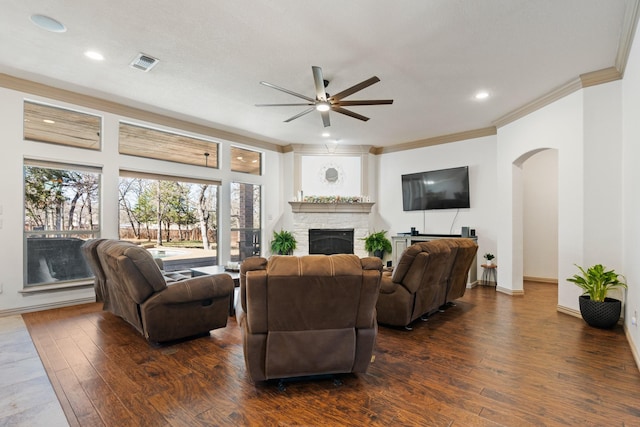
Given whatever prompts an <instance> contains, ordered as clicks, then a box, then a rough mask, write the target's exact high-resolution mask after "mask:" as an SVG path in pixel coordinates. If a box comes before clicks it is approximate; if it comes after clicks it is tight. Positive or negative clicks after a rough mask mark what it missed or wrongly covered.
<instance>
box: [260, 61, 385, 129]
mask: <svg viewBox="0 0 640 427" xmlns="http://www.w3.org/2000/svg"><path fill="white" fill-rule="evenodd" d="M311 70H312V71H313V82H314V84H315V88H316V97H315V99H314V98H311V97H308V96H305V95H302V94H299V93H296V92H293V91H291V90H289V89H285V88H283V87H280V86H276V85H274V84H271V83H267V82H260V84H261V85H265V86H268V87H270V88H273V89H276V90H280V91H282V92H285V93H288V94H289V95H293V96H296V97H298V98H302V99H304V100H306V101H308V102H304V103H294V104H256V107H292V106H309V108H307V109H306V110H304V111H303V112H301V113H298V114H296V115H295V116H293V117H290V118H288V119H287V120H285V123H288V122H290V121H292V120H295V119H297V118H298V117H302V116H304V115H305V114H309V113H310V112H312V111H313V110H318V111H320V115H321V116H322V123H323V124H324V127H327V126H331V121H330V120H329V111H335V112H336V113H340V114H344V115H346V116H349V117H353V118H355V119H358V120H362V121H364V122H366V121H367V120H369V117H365V116H363V115H361V114H358V113H354V112H353V111H350V110H347V109H345V108H343V107H349V106H356V105H382V104H393V99H370V100H363V101H344V100H343V98H346V97H348V96H349V95H353V94H354V93H356V92H358V91H361V90H362V89H364V88H366V87H369V86H371V85H372V84H374V83H378V82H379V81H380V79H379V78H378V77H376V76H373V77H371V78H369V79H367V80H364V81H362V82H360V83H358V84H356V85H353V86H351V87H350V88H347V89H345V90H343V91H342V92H339V93H337V94H335V95H333V96H332V95H329V94H328V93H326V92H325V88H326V87H327V85H328V84H329V81H328V80H325V79H324V78H323V77H322V68H320V67H316V66H313V67H311Z"/></svg>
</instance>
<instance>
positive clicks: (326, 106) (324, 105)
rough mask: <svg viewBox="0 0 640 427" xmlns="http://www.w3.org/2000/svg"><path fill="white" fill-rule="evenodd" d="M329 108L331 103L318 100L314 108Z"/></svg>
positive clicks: (325, 109) (322, 109)
mask: <svg viewBox="0 0 640 427" xmlns="http://www.w3.org/2000/svg"><path fill="white" fill-rule="evenodd" d="M330 109H331V105H329V103H328V102H319V103H317V104H316V110H318V111H329V110H330Z"/></svg>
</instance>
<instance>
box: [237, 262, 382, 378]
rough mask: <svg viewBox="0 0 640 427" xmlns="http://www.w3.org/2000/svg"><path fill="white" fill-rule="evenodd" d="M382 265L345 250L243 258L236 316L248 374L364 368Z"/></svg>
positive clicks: (291, 374)
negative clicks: (328, 253)
mask: <svg viewBox="0 0 640 427" xmlns="http://www.w3.org/2000/svg"><path fill="white" fill-rule="evenodd" d="M381 270H382V261H381V260H380V259H379V258H363V259H360V258H359V257H358V256H356V255H345V254H341V255H308V256H301V257H297V256H277V255H276V256H272V257H271V258H270V259H269V260H267V259H265V258H261V257H252V258H247V259H246V260H244V262H243V263H242V264H241V266H240V299H239V301H238V302H237V304H236V318H237V320H238V324H239V325H240V330H241V332H242V344H243V349H244V359H245V364H246V367H247V372H248V374H249V376H250V378H251V379H252V380H253V381H254V382H257V381H265V380H269V379H275V378H278V379H283V378H291V377H307V376H315V375H324V374H337V373H350V372H354V373H362V372H366V370H367V368H368V367H369V363H370V361H371V355H372V352H373V347H374V344H375V339H376V335H377V331H378V326H377V323H376V310H375V306H376V299H377V298H378V291H379V288H380V275H381Z"/></svg>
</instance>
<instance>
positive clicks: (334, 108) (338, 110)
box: [331, 105, 369, 122]
mask: <svg viewBox="0 0 640 427" xmlns="http://www.w3.org/2000/svg"><path fill="white" fill-rule="evenodd" d="M331 110H332V111H335V112H336V113H340V114H344V115H346V116H349V117H353V118H354V119H358V120H362V121H363V122H366V121H367V120H369V117H365V116H363V115H362V114H358V113H354V112H353V111H349V110H345V109H344V108H341V107H338V106H335V105H334V106H332V107H331Z"/></svg>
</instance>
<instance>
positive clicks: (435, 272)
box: [376, 239, 478, 329]
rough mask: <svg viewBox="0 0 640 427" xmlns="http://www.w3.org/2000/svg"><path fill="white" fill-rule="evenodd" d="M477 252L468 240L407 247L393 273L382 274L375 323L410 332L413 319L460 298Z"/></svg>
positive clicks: (418, 244) (435, 241) (447, 240)
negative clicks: (399, 327)
mask: <svg viewBox="0 0 640 427" xmlns="http://www.w3.org/2000/svg"><path fill="white" fill-rule="evenodd" d="M477 251H478V245H477V244H476V243H475V242H474V241H473V240H471V239H437V240H431V241H429V242H420V243H415V244H413V245H411V246H409V247H408V248H407V249H405V251H404V252H403V253H402V256H401V257H400V261H399V262H398V265H397V266H396V267H395V269H394V270H393V272H384V273H383V275H382V280H381V284H380V296H379V297H378V302H377V304H376V309H377V315H378V323H380V324H384V325H390V326H403V327H405V328H406V329H411V327H410V324H411V323H412V322H413V321H415V320H416V319H418V318H425V317H427V316H429V315H431V314H433V313H435V312H437V311H438V310H439V309H440V308H441V307H443V306H446V305H447V304H451V303H452V302H453V300H455V299H457V298H460V297H462V296H463V295H464V292H465V290H466V287H467V278H468V275H469V268H470V267H471V264H472V262H473V259H474V257H475V256H476V253H477Z"/></svg>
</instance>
